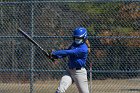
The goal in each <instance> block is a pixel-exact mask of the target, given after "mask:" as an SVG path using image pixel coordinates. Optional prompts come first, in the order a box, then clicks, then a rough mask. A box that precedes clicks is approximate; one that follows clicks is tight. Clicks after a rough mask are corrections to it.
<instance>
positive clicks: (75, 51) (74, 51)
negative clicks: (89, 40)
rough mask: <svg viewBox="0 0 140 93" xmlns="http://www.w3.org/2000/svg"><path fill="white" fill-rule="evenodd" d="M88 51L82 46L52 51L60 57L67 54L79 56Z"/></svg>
mask: <svg viewBox="0 0 140 93" xmlns="http://www.w3.org/2000/svg"><path fill="white" fill-rule="evenodd" d="M85 52H86V51H85V50H84V49H82V48H77V49H70V50H58V51H54V52H52V54H53V55H54V56H56V57H58V58H63V57H66V56H70V55H74V56H77V57H80V56H82V55H83V54H84V53H85Z"/></svg>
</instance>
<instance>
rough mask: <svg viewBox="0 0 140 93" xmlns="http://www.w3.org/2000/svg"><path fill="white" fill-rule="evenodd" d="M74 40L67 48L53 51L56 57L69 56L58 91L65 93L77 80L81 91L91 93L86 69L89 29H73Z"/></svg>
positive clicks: (52, 55)
mask: <svg viewBox="0 0 140 93" xmlns="http://www.w3.org/2000/svg"><path fill="white" fill-rule="evenodd" d="M73 40H74V42H73V43H72V44H71V46H70V47H69V48H68V49H67V50H58V51H53V52H52V53H51V57H52V58H54V59H58V58H63V57H66V56H68V58H69V62H68V69H67V73H66V74H65V75H64V76H63V77H62V78H61V80H60V84H59V86H58V88H57V90H56V93H64V92H65V91H66V90H67V88H68V87H69V86H70V85H71V84H72V83H73V82H75V84H76V86H77V88H78V91H79V93H89V89H88V80H87V71H86V69H85V66H86V60H87V56H88V46H89V45H90V44H89V43H88V44H86V41H87V30H86V28H84V27H77V28H76V29H75V30H74V31H73Z"/></svg>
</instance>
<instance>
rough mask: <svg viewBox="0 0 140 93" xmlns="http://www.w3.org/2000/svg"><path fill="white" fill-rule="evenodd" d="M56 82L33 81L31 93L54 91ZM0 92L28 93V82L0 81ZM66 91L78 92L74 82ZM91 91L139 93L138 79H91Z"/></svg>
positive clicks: (53, 92) (139, 83)
mask: <svg viewBox="0 0 140 93" xmlns="http://www.w3.org/2000/svg"><path fill="white" fill-rule="evenodd" d="M58 83H59V81H44V82H41V81H38V82H35V83H34V84H33V93H55V90H56V88H57V86H58ZM89 87H90V83H89ZM0 93H30V84H29V83H26V84H23V83H22V84H21V83H20V82H19V83H0ZM66 93H78V91H77V88H76V86H75V84H73V85H71V86H70V87H69V88H68V90H67V91H66ZM92 93H140V81H139V80H138V79H137V80H135V79H131V80H130V79H129V80H128V79H123V80H122V79H120V80H117V79H106V80H93V81H92Z"/></svg>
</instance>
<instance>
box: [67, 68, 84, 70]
mask: <svg viewBox="0 0 140 93" xmlns="http://www.w3.org/2000/svg"><path fill="white" fill-rule="evenodd" d="M81 68H82V67H77V68H69V69H76V70H81Z"/></svg>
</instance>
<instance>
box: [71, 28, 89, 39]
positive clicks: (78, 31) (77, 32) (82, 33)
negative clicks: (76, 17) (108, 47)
mask: <svg viewBox="0 0 140 93" xmlns="http://www.w3.org/2000/svg"><path fill="white" fill-rule="evenodd" d="M73 37H77V38H83V39H86V38H87V29H86V28H84V27H77V28H75V29H74V31H73Z"/></svg>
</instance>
